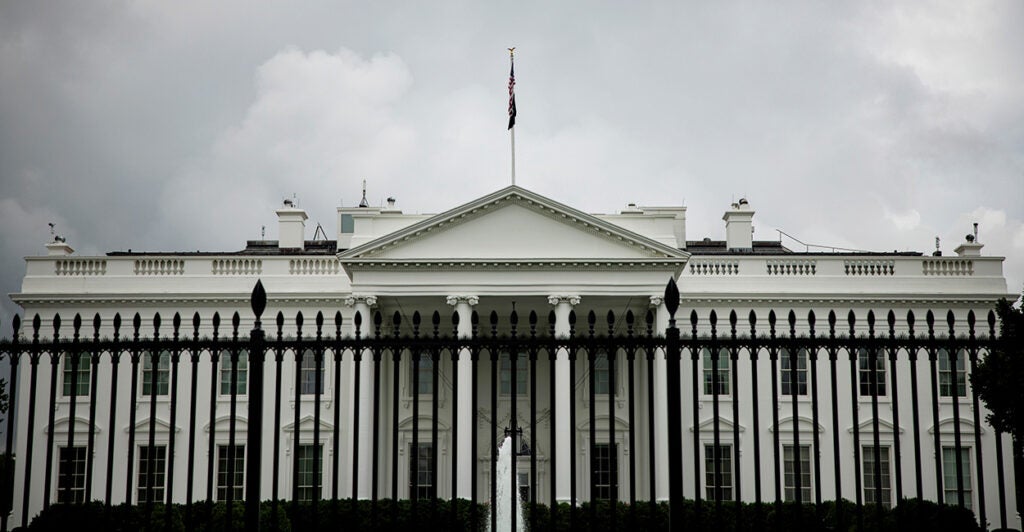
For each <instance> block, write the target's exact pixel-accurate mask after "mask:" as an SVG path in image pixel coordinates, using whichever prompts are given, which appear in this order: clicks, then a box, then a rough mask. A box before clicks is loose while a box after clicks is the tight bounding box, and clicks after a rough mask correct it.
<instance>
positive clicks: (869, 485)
mask: <svg viewBox="0 0 1024 532" xmlns="http://www.w3.org/2000/svg"><path fill="white" fill-rule="evenodd" d="M878 454H879V457H880V460H879V461H880V466H881V470H882V471H881V477H877V482H876V475H875V448H874V446H870V445H869V446H865V447H863V449H862V452H861V456H862V462H863V477H864V501H865V502H867V503H868V504H874V503H878V502H879V501H878V500H877V497H876V494H877V489H876V488H877V487H878V485H879V484H881V487H882V499H881V503H882V506H883V507H885V508H890V507H891V506H892V492H891V489H892V484H891V481H890V477H889V448H888V447H879V448H878Z"/></svg>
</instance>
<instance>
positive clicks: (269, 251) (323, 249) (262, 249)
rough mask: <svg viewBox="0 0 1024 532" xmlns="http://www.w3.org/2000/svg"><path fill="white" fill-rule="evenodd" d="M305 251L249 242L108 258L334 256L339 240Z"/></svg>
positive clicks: (307, 244)
mask: <svg viewBox="0 0 1024 532" xmlns="http://www.w3.org/2000/svg"><path fill="white" fill-rule="evenodd" d="M305 247H306V248H305V249H299V248H280V247H278V241H277V240H247V241H246V242H245V249H243V250H241V251H198V250H197V251H132V250H130V249H129V250H128V251H110V252H107V256H108V257H147V256H174V257H214V256H218V257H220V256H224V255H264V256H265V255H334V254H335V253H337V252H338V241H337V240H306V241H305Z"/></svg>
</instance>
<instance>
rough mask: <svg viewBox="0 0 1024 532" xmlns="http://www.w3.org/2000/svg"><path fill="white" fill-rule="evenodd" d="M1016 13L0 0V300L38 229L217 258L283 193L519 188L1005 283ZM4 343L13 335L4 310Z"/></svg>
mask: <svg viewBox="0 0 1024 532" xmlns="http://www.w3.org/2000/svg"><path fill="white" fill-rule="evenodd" d="M1022 11H1024V7H1022V6H1021V4H1019V3H1014V2H981V3H971V4H969V5H963V4H962V3H960V2H934V3H929V4H927V5H921V4H918V3H905V4H891V3H889V2H878V3H874V4H872V3H855V4H848V5H833V4H820V3H810V2H808V3H804V2H786V3H781V4H779V3H771V4H749V3H713V4H708V5H697V6H694V5H681V3H668V2H666V3H659V2H648V3H634V4H631V5H629V6H628V7H625V6H620V5H616V4H612V3H606V4H598V5H595V4H592V3H586V4H583V3H578V4H576V3H558V4H556V5H551V4H550V3H541V2H520V3H516V4H514V5H512V4H510V5H507V6H503V7H501V8H494V7H492V6H486V5H483V4H478V3H472V2H442V3H431V4H426V3H413V4H412V5H405V4H401V5H391V4H387V3H383V2H381V3H373V4H370V5H364V4H361V3H342V4H337V3H334V2H313V3H306V4H304V5H303V6H302V7H296V6H292V5H288V6H285V5H279V4H268V5H254V4H252V3H249V2H229V3H217V4H215V5H209V4H206V3H192V4H189V3H184V4H180V3H175V4H173V5H160V4H125V3H121V2H105V3H88V4H82V3H77V2H67V3H57V2H47V3H42V4H39V3H19V2H12V3H5V4H3V5H2V6H0V207H2V212H0V222H2V225H0V261H2V262H0V268H2V269H0V287H2V288H3V290H4V291H5V292H14V291H17V290H18V288H19V281H20V278H21V276H22V274H23V272H24V264H23V262H22V261H21V257H22V256H25V255H32V254H39V253H41V252H43V251H44V250H43V248H42V244H43V242H45V240H46V239H47V237H48V229H47V227H46V222H48V221H55V222H57V223H58V225H59V231H60V232H62V233H64V234H66V236H68V237H69V241H70V243H71V244H72V245H73V246H74V247H75V248H76V249H77V250H78V251H79V252H80V253H86V254H88V253H101V252H104V251H107V250H112V249H127V248H133V249H148V250H168V251H174V250H195V249H210V250H225V249H226V250H233V249H238V248H239V247H241V246H242V245H243V243H244V242H243V241H244V239H246V238H255V237H256V236H258V234H259V230H260V226H261V225H266V226H267V227H268V233H270V234H271V236H272V235H273V233H274V232H275V230H276V228H275V221H274V218H273V214H272V212H271V210H272V208H273V207H274V206H276V205H277V203H278V202H279V201H280V199H281V198H282V197H285V196H291V195H292V194H293V193H294V194H296V195H297V196H298V197H299V199H300V202H302V205H303V206H304V207H306V208H307V209H308V210H309V212H310V216H311V218H312V219H313V220H315V221H320V222H321V223H323V224H324V226H325V227H326V228H327V230H328V233H330V232H332V231H334V230H335V227H334V221H333V220H334V211H333V209H334V207H336V206H337V204H338V202H339V201H341V200H342V199H344V201H345V202H346V203H349V204H351V203H354V202H355V201H357V200H358V194H359V182H360V181H361V180H362V179H367V180H368V181H369V184H370V197H371V200H372V201H375V202H376V201H380V200H381V199H383V198H384V197H386V196H388V195H396V196H398V198H399V202H400V205H401V206H402V207H403V208H404V209H406V210H407V211H419V212H436V211H439V210H443V209H446V208H449V207H451V206H453V205H455V204H458V203H460V202H463V201H468V200H470V199H472V198H473V197H476V196H478V195H481V194H485V193H487V192H489V191H492V190H495V189H497V188H500V187H502V186H504V185H505V184H507V182H508V137H507V133H506V131H505V129H504V122H505V99H506V98H507V94H506V88H505V81H506V76H507V69H508V64H507V60H506V57H507V56H506V54H505V52H504V49H505V47H507V46H511V45H515V46H517V47H518V48H517V50H518V53H517V58H518V61H517V69H516V70H517V81H518V85H517V102H518V105H519V119H518V122H517V124H518V126H517V131H516V135H517V138H516V142H517V174H518V181H519V183H520V184H522V185H523V186H526V187H528V188H531V189H534V190H536V191H537V192H540V193H542V194H547V195H550V196H552V197H554V198H555V199H557V200H559V201H563V202H565V203H569V204H572V205H575V206H578V207H580V208H582V209H584V210H591V211H604V212H608V211H613V210H616V209H618V208H621V207H622V206H623V204H624V203H626V202H627V201H636V202H638V203H645V204H659V203H661V204H665V203H678V202H680V201H684V200H685V202H686V204H687V205H688V206H689V207H690V210H689V224H688V225H689V230H690V237H691V238H700V237H703V236H705V235H706V236H713V237H715V236H721V235H722V233H723V229H722V227H721V221H720V216H721V212H722V210H723V209H724V208H725V207H726V206H727V205H728V203H729V202H730V201H731V200H733V199H734V198H737V197H739V196H741V195H745V196H747V197H748V198H750V200H751V202H752V203H753V205H754V207H755V208H756V209H757V211H758V214H757V216H756V219H755V225H756V226H757V228H758V233H757V237H758V238H764V239H770V238H775V237H776V233H775V232H774V229H776V228H781V229H784V230H785V231H787V232H790V233H793V234H795V235H798V236H800V237H801V238H803V239H805V240H807V241H812V242H822V243H828V244H834V245H839V246H847V247H855V248H867V249H877V250H891V249H914V250H918V251H925V252H927V251H930V250H931V247H932V240H933V238H934V236H936V235H938V236H941V237H942V239H943V242H944V248H945V250H946V251H947V252H949V251H950V250H951V249H952V247H954V245H955V242H957V241H959V239H961V238H962V236H963V235H964V234H965V233H966V232H967V231H968V230H969V229H970V222H972V221H979V222H981V223H982V228H981V232H982V241H983V242H985V243H986V244H987V247H986V248H985V252H986V253H988V254H994V255H1005V256H1007V257H1008V259H1007V263H1006V274H1007V277H1008V279H1009V282H1010V291H1011V292H1013V291H1019V290H1020V289H1021V286H1022V283H1024V236H1022V235H1024V207H1022V205H1021V201H1020V199H1021V198H1022V197H1024V126H1022V124H1024V120H1022V119H1024V70H1021V69H1020V68H1019V66H1020V65H1021V64H1024V35H1022V34H1021V32H1019V31H1018V30H1019V28H1017V27H1016V26H1015V24H1014V22H1015V21H1017V20H1020V18H1021V15H1024V13H1022ZM0 307H2V315H0V320H2V321H3V324H2V325H0V327H2V328H0V334H2V333H5V332H7V331H9V323H10V316H11V313H12V312H14V311H15V310H16V309H15V308H14V306H13V305H12V304H11V303H10V302H9V301H4V302H3V303H2V305H0Z"/></svg>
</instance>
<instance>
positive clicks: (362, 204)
mask: <svg viewBox="0 0 1024 532" xmlns="http://www.w3.org/2000/svg"><path fill="white" fill-rule="evenodd" d="M359 206H360V207H369V206H370V202H369V201H367V200H366V180H365V179H364V180H363V199H361V200H359Z"/></svg>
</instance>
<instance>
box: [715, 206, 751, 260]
mask: <svg viewBox="0 0 1024 532" xmlns="http://www.w3.org/2000/svg"><path fill="white" fill-rule="evenodd" d="M722 219H723V220H725V247H726V248H728V249H729V250H730V251H753V249H754V211H753V209H751V208H750V204H749V203H748V202H747V200H746V198H741V199H740V200H739V201H738V202H736V203H733V204H732V207H731V208H730V209H729V210H727V211H725V215H724V216H722Z"/></svg>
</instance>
